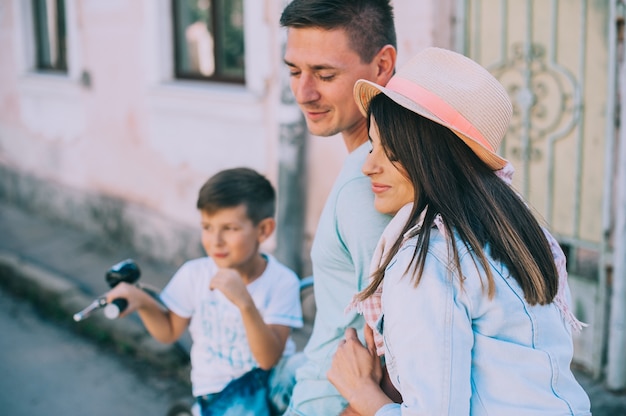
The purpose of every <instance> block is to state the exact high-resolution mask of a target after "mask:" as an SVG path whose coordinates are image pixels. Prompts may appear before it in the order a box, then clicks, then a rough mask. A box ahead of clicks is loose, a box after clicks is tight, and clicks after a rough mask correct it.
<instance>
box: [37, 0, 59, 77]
mask: <svg viewBox="0 0 626 416" xmlns="http://www.w3.org/2000/svg"><path fill="white" fill-rule="evenodd" d="M32 2H33V28H34V31H35V33H34V35H35V68H36V69H38V70H49V71H59V72H67V46H66V35H65V34H66V28H65V0H32Z"/></svg>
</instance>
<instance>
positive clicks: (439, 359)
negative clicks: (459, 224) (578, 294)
mask: <svg viewBox="0 0 626 416" xmlns="http://www.w3.org/2000/svg"><path fill="white" fill-rule="evenodd" d="M416 241H417V237H413V238H410V239H409V240H407V241H406V242H405V243H404V245H403V246H402V248H401V249H400V251H399V252H398V254H397V255H396V256H395V258H394V259H393V260H392V262H391V263H390V264H389V266H388V268H387V271H386V273H385V279H384V281H383V294H382V311H383V314H382V315H381V318H380V319H379V321H378V330H379V332H381V333H382V335H383V338H384V342H385V360H386V363H387V368H388V371H389V374H390V377H391V380H392V382H393V384H394V385H395V387H396V388H397V389H398V391H400V392H401V394H402V398H403V404H401V405H398V404H392V405H386V406H384V407H382V408H381V409H379V411H378V412H377V413H376V415H377V416H387V415H399V414H402V415H428V416H433V415H436V416H443V415H453V416H459V415H472V416H482V415H492V416H493V415H495V416H521V415H528V416H530V415H532V416H541V415H546V416H547V415H550V416H557V415H591V412H590V403H589V398H588V396H587V394H586V393H585V391H584V390H583V389H582V387H581V386H580V385H579V384H578V382H577V381H576V379H575V378H574V375H573V374H572V372H571V370H570V364H571V360H572V356H573V344H572V336H571V327H570V325H568V324H566V322H565V321H564V319H563V316H562V314H561V312H560V311H559V309H558V308H557V307H556V305H555V304H554V303H551V304H548V305H539V304H537V305H534V306H531V305H529V304H528V303H527V302H526V301H525V299H524V294H523V292H522V290H521V288H520V286H519V285H518V284H517V281H516V280H515V279H514V278H513V277H512V276H510V274H509V272H508V269H507V268H506V266H504V265H503V264H501V263H499V262H496V261H494V260H493V259H491V258H489V264H490V267H491V273H492V274H493V277H494V279H495V295H494V297H493V298H492V299H489V298H488V296H487V281H486V278H484V277H482V276H484V275H485V274H484V270H483V269H482V268H481V266H477V264H478V261H477V260H476V261H475V260H474V259H475V257H474V255H473V253H471V252H469V251H468V250H467V248H466V247H465V245H464V244H463V243H461V242H460V240H458V238H456V237H455V243H456V245H457V248H458V250H459V255H460V260H461V270H462V279H463V284H462V285H461V284H460V278H459V273H458V272H457V271H456V270H455V267H454V264H453V263H452V262H451V261H450V260H449V256H448V242H447V240H446V238H444V236H442V234H441V233H440V232H439V231H438V230H437V229H433V230H432V232H431V240H430V247H429V254H428V256H427V260H426V263H425V267H424V271H423V275H422V279H421V281H420V283H419V284H418V285H417V286H415V284H414V283H413V282H412V277H413V275H414V268H411V269H409V270H408V272H407V267H408V266H409V265H410V263H411V259H412V257H413V254H414V252H415V247H416ZM481 271H482V272H481ZM568 294H569V292H568Z"/></svg>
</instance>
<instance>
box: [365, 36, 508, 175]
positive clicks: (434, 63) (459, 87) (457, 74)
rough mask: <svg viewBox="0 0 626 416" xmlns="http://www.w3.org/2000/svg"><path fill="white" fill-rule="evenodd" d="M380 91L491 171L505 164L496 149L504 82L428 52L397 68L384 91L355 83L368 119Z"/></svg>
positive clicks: (461, 59) (503, 127) (502, 127)
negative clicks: (449, 135)
mask: <svg viewBox="0 0 626 416" xmlns="http://www.w3.org/2000/svg"><path fill="white" fill-rule="evenodd" d="M381 92H382V93H383V94H385V95H386V96H388V97H389V98H391V99H392V100H393V101H395V102H396V103H398V104H399V105H401V106H402V107H404V108H407V109H409V110H411V111H413V112H415V113H417V114H420V115H422V116H424V117H426V118H428V119H430V120H432V121H434V122H435V123H438V124H441V125H442V126H445V127H447V128H449V129H450V130H452V131H453V132H454V133H455V134H456V135H457V136H459V137H460V138H461V140H463V141H464V142H465V144H467V145H468V146H469V147H470V148H471V149H472V150H473V151H474V153H476V155H478V157H480V158H481V159H482V160H483V161H484V162H485V163H486V164H487V165H488V166H489V167H491V168H492V169H494V170H498V169H501V168H503V167H504V165H506V164H507V161H506V159H503V158H502V157H500V156H499V155H498V154H497V153H496V151H497V150H498V146H500V142H501V141H502V138H503V137H504V135H505V134H506V131H507V129H508V127H509V122H510V120H511V114H512V111H513V110H512V106H511V101H510V100H509V96H508V94H507V92H506V90H505V89H504V87H503V86H502V84H500V83H499V82H498V80H496V79H495V78H494V77H493V75H491V74H490V73H489V71H487V70H486V69H485V68H483V67H482V66H480V65H479V64H477V63H476V62H474V61H472V60H471V59H469V58H467V57H466V56H463V55H461V54H459V53H456V52H452V51H449V50H446V49H441V48H426V49H424V50H423V51H421V52H420V53H418V54H417V55H416V56H415V57H413V58H412V59H411V60H410V61H408V62H407V63H406V64H404V65H403V66H402V67H401V68H400V69H398V71H397V73H396V74H395V75H394V76H393V77H392V78H391V79H390V80H389V83H387V85H386V86H385V87H382V86H380V85H378V84H375V83H373V82H370V81H367V80H364V79H360V80H358V81H357V82H356V84H355V85H354V98H355V100H356V102H357V104H358V106H359V108H360V110H361V112H362V113H363V114H364V115H365V116H366V117H367V111H368V108H369V103H370V101H371V100H372V98H374V97H375V96H376V95H378V94H380V93H381Z"/></svg>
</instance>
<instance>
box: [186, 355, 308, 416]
mask: <svg viewBox="0 0 626 416" xmlns="http://www.w3.org/2000/svg"><path fill="white" fill-rule="evenodd" d="M303 360H304V354H302V353H296V354H294V355H292V356H289V357H284V358H282V359H281V360H280V361H279V363H278V364H277V365H276V367H274V368H273V369H272V370H270V371H267V370H262V369H260V368H255V369H253V370H251V371H249V372H247V373H246V374H244V375H243V376H241V377H239V378H237V379H235V380H233V381H231V382H230V383H228V384H227V385H226V387H224V389H223V390H222V391H220V392H219V393H212V394H206V395H204V396H200V397H198V398H197V399H196V400H197V401H198V404H199V405H200V410H201V415H202V416H248V415H249V416H276V415H282V414H283V413H284V412H285V411H286V410H287V407H288V406H289V400H290V399H291V392H292V390H293V386H294V384H295V382H296V378H295V372H296V369H297V368H298V367H299V366H300V365H301V364H302V363H303Z"/></svg>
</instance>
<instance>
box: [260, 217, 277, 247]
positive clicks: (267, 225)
mask: <svg viewBox="0 0 626 416" xmlns="http://www.w3.org/2000/svg"><path fill="white" fill-rule="evenodd" d="M256 228H257V233H258V234H257V239H258V240H259V243H262V242H264V241H265V240H267V239H268V238H269V237H270V236H271V235H272V233H273V232H274V230H275V229H276V220H275V219H274V218H265V219H263V220H261V222H259V223H258V224H257V226H256Z"/></svg>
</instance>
